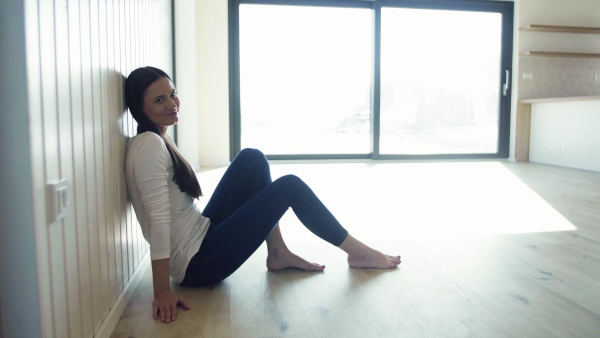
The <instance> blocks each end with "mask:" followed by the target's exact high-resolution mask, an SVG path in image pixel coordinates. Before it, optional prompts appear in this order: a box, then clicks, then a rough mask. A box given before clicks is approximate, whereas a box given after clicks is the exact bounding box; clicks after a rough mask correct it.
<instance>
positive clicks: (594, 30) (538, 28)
mask: <svg viewBox="0 0 600 338" xmlns="http://www.w3.org/2000/svg"><path fill="white" fill-rule="evenodd" d="M521 30H522V31H532V32H554V33H574V34H600V28H598V27H576V26H554V25H527V26H524V27H521Z"/></svg>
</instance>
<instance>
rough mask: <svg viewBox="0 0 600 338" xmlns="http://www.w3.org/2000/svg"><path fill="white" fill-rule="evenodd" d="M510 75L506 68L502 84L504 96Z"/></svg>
mask: <svg viewBox="0 0 600 338" xmlns="http://www.w3.org/2000/svg"><path fill="white" fill-rule="evenodd" d="M509 77H510V72H509V71H508V70H507V71H506V80H505V81H504V86H503V88H502V95H504V96H506V93H507V92H508V79H509Z"/></svg>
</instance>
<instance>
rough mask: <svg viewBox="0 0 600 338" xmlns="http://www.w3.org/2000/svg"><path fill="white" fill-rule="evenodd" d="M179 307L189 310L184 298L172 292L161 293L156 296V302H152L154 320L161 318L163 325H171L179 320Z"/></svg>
mask: <svg viewBox="0 0 600 338" xmlns="http://www.w3.org/2000/svg"><path fill="white" fill-rule="evenodd" d="M177 305H181V307H182V308H184V309H185V310H189V309H190V307H189V306H188V305H187V303H186V302H185V300H184V299H183V298H180V297H177V296H175V295H174V294H173V293H172V292H171V291H170V290H165V291H161V292H159V293H155V294H154V302H152V306H153V309H152V313H153V317H154V319H155V320H156V319H158V318H159V317H160V321H161V322H163V323H170V322H172V321H175V319H177Z"/></svg>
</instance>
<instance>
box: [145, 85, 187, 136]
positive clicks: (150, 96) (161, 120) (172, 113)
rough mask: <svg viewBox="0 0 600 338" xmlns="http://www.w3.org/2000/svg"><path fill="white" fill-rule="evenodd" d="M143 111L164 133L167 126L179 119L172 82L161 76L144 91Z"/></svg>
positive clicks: (177, 102)
mask: <svg viewBox="0 0 600 338" xmlns="http://www.w3.org/2000/svg"><path fill="white" fill-rule="evenodd" d="M144 113H145V114H146V116H148V118H149V119H150V121H152V123H154V125H156V127H158V129H159V130H160V131H161V133H162V134H164V133H165V132H166V130H167V127H168V126H172V125H174V124H175V123H177V121H179V98H178V97H177V91H176V90H175V87H174V86H173V83H171V81H170V80H169V79H168V78H166V77H161V78H160V79H158V80H156V81H154V82H153V83H152V84H151V85H150V87H148V88H147V89H146V91H145V92H144Z"/></svg>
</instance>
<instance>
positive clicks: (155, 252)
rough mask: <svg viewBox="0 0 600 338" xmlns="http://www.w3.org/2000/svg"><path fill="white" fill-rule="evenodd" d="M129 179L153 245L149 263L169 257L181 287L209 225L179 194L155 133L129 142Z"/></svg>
mask: <svg viewBox="0 0 600 338" xmlns="http://www.w3.org/2000/svg"><path fill="white" fill-rule="evenodd" d="M166 137H169V138H170V136H168V135H167V136H166ZM170 141H171V142H172V140H170ZM172 144H174V143H172ZM125 178H126V180H127V190H128V192H129V197H130V199H131V203H132V204H133V208H134V210H135V213H136V216H137V219H138V222H139V223H140V226H141V228H142V234H143V235H144V238H145V239H146V241H147V242H148V243H149V244H150V258H151V259H152V260H157V259H164V258H170V266H169V267H170V269H169V273H170V276H171V278H173V279H174V280H175V282H176V283H181V282H182V281H183V278H184V277H185V270H186V268H187V266H188V264H189V262H190V260H191V259H192V257H193V256H194V255H195V254H196V253H197V252H198V249H199V248H200V244H201V243H202V240H203V239H204V236H205V235H206V231H207V230H208V226H209V225H210V220H209V219H208V218H206V217H204V216H202V211H201V210H200V209H199V208H198V206H197V205H196V203H194V198H193V197H192V196H190V195H188V194H186V193H184V192H181V190H179V186H178V185H177V183H175V181H174V180H173V162H172V160H171V156H170V155H169V151H168V150H167V147H166V145H165V142H164V141H163V139H162V138H161V137H160V136H159V135H157V134H155V133H152V132H145V133H142V134H138V135H137V136H135V137H133V138H131V139H130V140H129V142H128V143H127V154H126V157H125Z"/></svg>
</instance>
